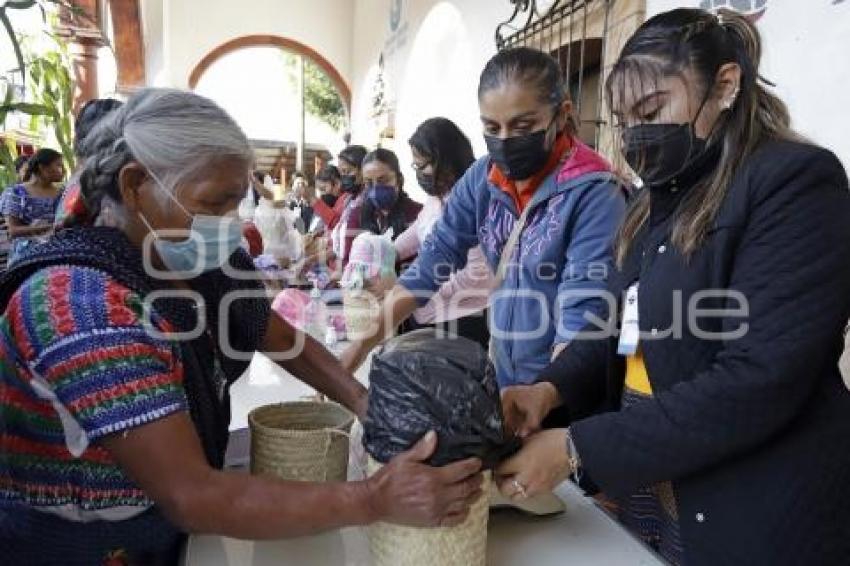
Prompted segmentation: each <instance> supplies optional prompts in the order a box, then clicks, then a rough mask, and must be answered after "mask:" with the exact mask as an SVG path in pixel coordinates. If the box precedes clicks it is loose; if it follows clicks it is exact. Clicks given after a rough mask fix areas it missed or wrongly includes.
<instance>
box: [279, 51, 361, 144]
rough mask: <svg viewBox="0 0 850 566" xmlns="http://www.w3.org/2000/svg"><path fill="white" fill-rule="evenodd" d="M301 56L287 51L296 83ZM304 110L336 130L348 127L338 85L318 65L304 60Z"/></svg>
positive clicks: (287, 61) (286, 57)
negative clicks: (298, 60) (296, 70)
mask: <svg viewBox="0 0 850 566" xmlns="http://www.w3.org/2000/svg"><path fill="white" fill-rule="evenodd" d="M298 57H300V55H297V54H295V53H292V52H289V51H286V52H284V60H285V61H286V65H287V66H288V67H289V68H290V69H293V72H292V73H291V75H290V77H291V78H292V81H293V83H294V82H295V81H296V78H295V71H294V69H296V67H297V63H296V61H297V58H298ZM304 109H305V110H306V111H307V113H308V114H312V115H313V116H316V117H317V118H319V119H320V120H322V121H324V122H325V123H327V124H328V125H329V126H330V127H332V128H333V129H335V130H338V131H339V130H342V129H344V128H345V125H346V114H345V105H344V104H343V102H342V98H341V97H340V95H339V91H338V90H337V88H336V85H335V84H334V83H333V81H332V80H331V79H330V77H328V75H327V73H325V71H323V70H322V68H321V67H319V66H318V65H317V64H316V63H314V62H313V61H311V60H310V59H308V58H306V57H305V58H304Z"/></svg>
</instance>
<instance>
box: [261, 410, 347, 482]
mask: <svg viewBox="0 0 850 566" xmlns="http://www.w3.org/2000/svg"><path fill="white" fill-rule="evenodd" d="M353 422H354V415H353V414H351V413H350V412H349V411H348V410H346V409H345V408H343V407H342V406H340V405H337V404H336V403H326V402H316V401H295V402H290V403H279V404H275V405H266V406H263V407H259V408H257V409H254V410H253V411H251V412H250V413H249V414H248V424H249V426H250V427H251V473H253V474H273V475H275V476H277V477H279V478H282V479H285V480H294V481H310V482H324V481H345V480H346V476H347V475H348V433H349V430H350V428H351V424H352V423H353Z"/></svg>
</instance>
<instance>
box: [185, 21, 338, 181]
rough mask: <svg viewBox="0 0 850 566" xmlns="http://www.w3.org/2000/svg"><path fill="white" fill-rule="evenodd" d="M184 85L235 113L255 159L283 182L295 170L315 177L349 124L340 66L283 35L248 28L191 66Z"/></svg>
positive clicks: (336, 148)
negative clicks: (249, 32)
mask: <svg viewBox="0 0 850 566" xmlns="http://www.w3.org/2000/svg"><path fill="white" fill-rule="evenodd" d="M298 77H300V78H298ZM189 86H190V88H192V89H193V90H195V91H196V92H198V93H200V94H202V95H204V96H207V97H209V98H211V99H213V100H215V101H216V102H217V103H218V104H220V105H221V106H222V107H223V108H224V109H225V110H227V111H228V112H229V113H230V114H231V116H233V118H234V119H235V120H236V121H237V122H238V123H239V124H240V126H242V128H243V129H244V130H245V132H246V134H247V135H248V137H249V138H250V139H251V140H252V145H253V146H254V150H255V153H256V155H257V167H258V168H259V169H260V170H262V171H264V172H267V173H270V174H271V175H272V177H273V178H274V179H276V180H277V179H280V181H281V184H282V185H284V186H286V185H288V180H291V178H292V174H294V173H295V172H296V171H300V172H302V173H304V174H305V175H306V176H307V177H308V179H310V180H312V179H313V175H314V174H315V172H316V171H318V169H319V168H321V166H322V165H323V164H325V163H327V162H328V160H329V159H330V158H331V156H332V155H333V154H334V153H336V152H338V151H339V150H341V149H342V147H343V146H344V137H345V133H346V132H347V131H349V129H350V124H349V121H350V100H351V93H350V90H349V89H348V86H347V85H346V84H345V81H344V80H343V79H342V77H341V76H340V74H339V72H338V71H337V70H336V68H334V66H333V65H332V64H331V63H329V62H328V61H327V60H326V59H325V58H324V57H322V56H321V55H319V54H318V53H317V52H316V51H315V50H313V49H311V48H309V47H307V46H305V45H303V44H301V43H299V42H297V41H294V40H290V39H287V38H284V37H280V36H271V35H252V36H244V37H240V38H237V39H234V40H231V41H228V42H226V43H224V44H222V45H220V46H219V47H217V48H215V49H213V50H212V51H211V52H210V53H208V54H207V55H206V56H204V57H203V59H201V61H200V62H199V63H198V64H197V65H196V66H195V68H194V69H193V70H192V72H191V75H190V77H189ZM299 124H300V126H299Z"/></svg>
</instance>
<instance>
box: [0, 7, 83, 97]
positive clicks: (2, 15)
mask: <svg viewBox="0 0 850 566" xmlns="http://www.w3.org/2000/svg"><path fill="white" fill-rule="evenodd" d="M35 7H38V9H39V10H41V17H42V19H43V20H44V21H45V23H46V22H47V13H48V9H49V8H64V9H66V10H68V11H69V12H70V13H71V14H72V16H73V17H75V18H76V17H83V18H86V17H87V16H86V15H85V13H84V12H83V11H82V10H81V9H80V8H78V7H77V6H76V5H75V4H74V3H73V2H71V1H70V0H6V1H5V2H4V3H3V5H2V6H0V24H2V26H3V29H4V30H5V31H6V38H7V39H8V41H9V43H11V44H12V49H13V50H14V52H15V58H16V59H17V60H18V68H17V69H13V70H17V71H19V72H20V73H21V75H25V73H24V69H25V68H26V61H25V60H24V51H23V49H22V48H21V41H20V38H19V37H18V34H17V32H15V28H14V27H13V26H12V20H11V19H10V18H9V10H29V9H32V8H35ZM24 80H26V77H24Z"/></svg>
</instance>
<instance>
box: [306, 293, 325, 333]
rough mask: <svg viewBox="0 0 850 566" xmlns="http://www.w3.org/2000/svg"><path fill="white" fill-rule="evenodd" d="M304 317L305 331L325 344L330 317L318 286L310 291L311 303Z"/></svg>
mask: <svg viewBox="0 0 850 566" xmlns="http://www.w3.org/2000/svg"><path fill="white" fill-rule="evenodd" d="M304 315H305V316H304V318H305V320H304V330H305V331H306V332H307V334H309V335H310V336H312V337H313V338H315V339H316V340H318V341H319V342H324V341H325V334H326V327H327V320H328V315H327V312H326V310H325V303H323V302H322V291H321V290H320V289H319V287H318V286H315V285H314V286H313V289H312V290H311V291H310V302H309V303H308V304H307V308H306V309H305V312H304Z"/></svg>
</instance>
